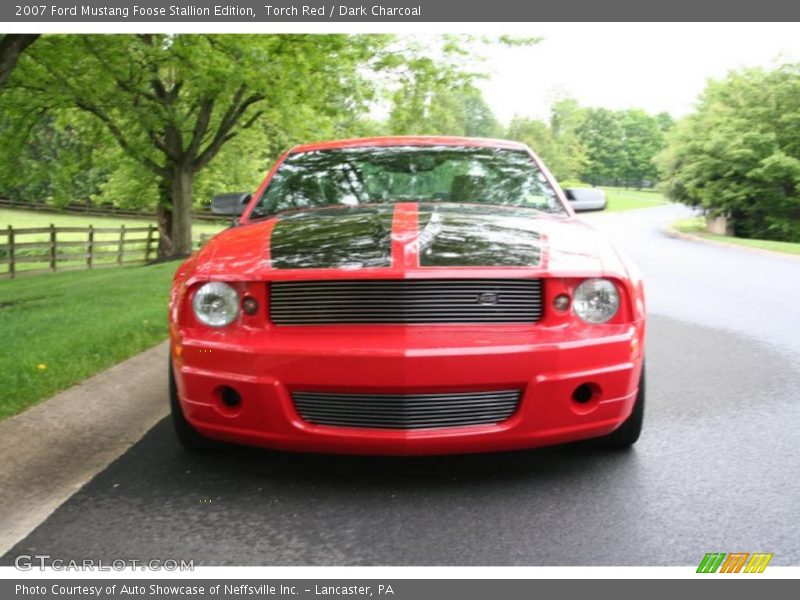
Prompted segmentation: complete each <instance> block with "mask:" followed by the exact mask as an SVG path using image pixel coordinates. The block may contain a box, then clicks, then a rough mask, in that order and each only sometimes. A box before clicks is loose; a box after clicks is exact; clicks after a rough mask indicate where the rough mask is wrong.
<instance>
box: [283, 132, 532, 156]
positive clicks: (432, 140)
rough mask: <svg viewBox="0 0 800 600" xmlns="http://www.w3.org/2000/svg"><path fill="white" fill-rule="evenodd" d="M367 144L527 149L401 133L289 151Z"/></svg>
mask: <svg viewBox="0 0 800 600" xmlns="http://www.w3.org/2000/svg"><path fill="white" fill-rule="evenodd" d="M369 146H473V147H481V148H505V149H510V150H527V146H525V144H522V143H520V142H512V141H510V140H495V139H489V138H470V137H456V136H436V135H402V136H386V137H367V138H353V139H346V140H332V141H327V142H314V143H311V144H301V145H299V146H295V147H294V148H292V149H291V150H290V151H289V153H290V154H297V153H300V152H310V151H314V150H332V149H335V148H359V147H360V148H363V147H369Z"/></svg>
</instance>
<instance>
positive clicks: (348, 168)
mask: <svg viewBox="0 0 800 600" xmlns="http://www.w3.org/2000/svg"><path fill="white" fill-rule="evenodd" d="M437 201H439V202H466V203H472V204H495V205H507V206H524V207H527V208H535V209H537V210H542V211H546V212H552V213H558V214H564V212H565V211H564V208H563V206H562V205H561V203H560V202H559V200H558V198H556V195H555V193H554V192H553V189H552V188H551V187H550V185H549V184H548V183H547V180H546V179H545V178H544V175H543V174H542V172H541V171H540V170H539V169H538V168H537V166H536V164H535V163H534V162H533V160H532V159H531V157H530V156H529V155H528V153H527V152H524V151H520V150H505V149H497V148H472V147H461V146H394V147H370V148H346V149H337V150H322V151H316V152H304V153H301V154H295V155H292V156H289V157H288V158H287V159H286V161H284V163H283V164H282V165H281V166H280V167H279V169H278V170H277V171H276V173H275V176H274V177H273V179H272V181H271V182H270V184H269V186H268V187H267V189H266V191H265V192H264V195H263V196H262V197H261V198H260V200H259V201H258V204H257V205H256V207H255V209H254V211H253V213H252V215H251V218H258V217H263V216H266V215H269V214H272V213H275V212H278V211H282V210H289V209H297V208H309V207H319V206H331V205H337V204H342V205H346V206H359V205H363V204H373V203H391V202H437Z"/></svg>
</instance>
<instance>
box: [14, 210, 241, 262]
mask: <svg viewBox="0 0 800 600" xmlns="http://www.w3.org/2000/svg"><path fill="white" fill-rule="evenodd" d="M51 223H52V224H53V225H55V226H56V227H88V226H89V225H93V226H94V227H103V228H119V227H120V226H122V225H125V227H129V228H130V227H147V226H148V225H150V224H151V223H152V224H155V220H147V219H130V218H121V217H97V216H92V215H71V214H65V213H46V212H37V211H28V210H8V209H0V228H2V229H5V228H6V227H7V226H8V225H11V226H12V227H14V228H15V229H23V228H33V227H49V226H50V224H51ZM224 228H225V225H224V224H221V223H220V224H217V223H195V224H193V225H192V233H193V235H194V238H195V241H197V240H199V238H200V236H201V235H203V234H214V233H217V232H218V231H221V230H222V229H224ZM145 237H147V234H146V233H142V232H140V233H131V234H129V235H128V239H142V238H145ZM86 238H87V234H85V233H59V234H58V241H59V242H74V241H86ZM49 239H50V238H49V234H47V233H41V234H35V233H34V234H24V235H18V236H17V238H16V241H17V243H19V242H23V243H25V242H46V241H48V240H49ZM94 239H95V242H106V241H107V242H116V241H117V240H118V239H119V234H116V233H99V232H98V233H95V236H94ZM5 242H6V237H5V236H0V257H2V256H5V249H4V248H2V244H4V243H5ZM116 248H117V246H116V245H98V246H97V247H96V250H98V251H104V250H105V251H109V250H116ZM85 251H86V249H85V247H83V246H77V247H76V246H71V247H66V248H63V249H62V248H60V249H59V254H80V253H83V252H85ZM47 252H48V251H47V249H45V248H19V249H18V250H17V251H16V255H17V256H42V261H41V262H20V263H17V266H16V268H17V271H32V270H37V269H46V268H48V266H49V263H48V259H47ZM125 252H126V254H127V255H128V257H129V259H134V260H136V259H143V258H144V244H143V243H142V244H128V245H126V246H125ZM115 261H116V258H115V257H114V256H98V257H97V258H96V259H95V264H97V265H102V264H113V263H114V262H115ZM83 264H84V261H83V259H80V258H78V257H76V258H75V259H73V260H70V261H65V263H64V265H63V266H65V267H73V268H75V267H78V268H80V267H82V266H83ZM6 268H7V267H6V265H2V266H0V269H6Z"/></svg>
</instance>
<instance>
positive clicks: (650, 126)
mask: <svg viewBox="0 0 800 600" xmlns="http://www.w3.org/2000/svg"><path fill="white" fill-rule="evenodd" d="M662 114H663V113H662ZM667 116H669V115H667ZM619 117H620V124H621V126H622V135H623V152H624V160H623V161H621V166H620V171H619V175H620V176H621V177H622V179H623V181H624V183H625V185H626V186H628V185H635V186H636V187H637V188H641V187H642V184H643V183H644V182H645V181H647V182H649V183H650V184H651V185H652V182H653V181H655V179H656V178H657V177H658V168H657V167H656V165H655V163H654V162H653V158H654V157H655V156H656V155H657V154H658V153H659V152H660V151H661V150H663V148H664V145H665V141H664V131H663V130H662V126H665V125H666V122H665V121H664V120H663V119H664V117H663V116H662V117H661V119H662V120H661V121H659V118H658V117H652V116H650V115H648V114H647V113H646V112H644V111H643V110H640V109H631V110H624V111H621V112H620V113H619Z"/></svg>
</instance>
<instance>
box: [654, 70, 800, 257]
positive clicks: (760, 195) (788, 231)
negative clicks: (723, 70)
mask: <svg viewBox="0 0 800 600" xmlns="http://www.w3.org/2000/svg"><path fill="white" fill-rule="evenodd" d="M668 142H669V143H668V146H667V148H666V150H665V151H664V152H663V153H662V154H661V155H660V156H659V159H658V162H659V166H660V169H661V175H662V179H663V187H664V190H665V192H666V194H667V195H668V196H669V197H670V198H672V199H673V200H676V201H678V202H682V203H684V204H688V205H691V206H701V207H703V208H704V209H706V210H707V211H708V212H709V213H710V214H712V215H726V216H729V217H732V219H733V227H734V231H735V233H736V235H738V236H741V237H753V238H764V239H774V240H785V241H793V242H797V241H800V65H797V64H789V65H783V66H781V67H779V68H776V69H773V70H769V71H767V70H764V69H745V70H741V71H735V72H732V73H730V74H729V75H728V76H727V77H726V78H725V79H722V80H719V81H710V82H709V83H708V85H707V86H706V89H705V91H704V92H703V94H702V96H701V97H700V100H699V102H698V105H697V110H696V112H694V113H693V114H691V115H689V116H687V117H685V118H684V119H682V120H681V121H679V122H678V124H677V125H676V126H675V128H674V129H673V130H672V132H671V133H670V134H669V135H668Z"/></svg>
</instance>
